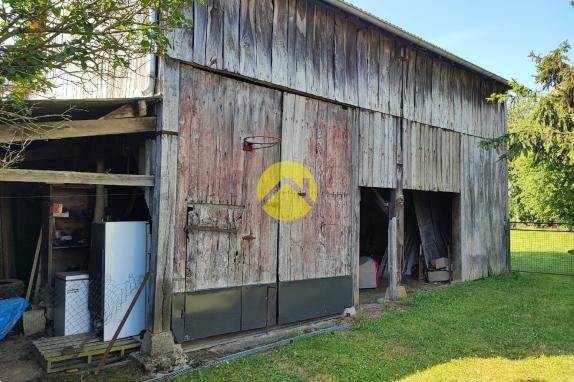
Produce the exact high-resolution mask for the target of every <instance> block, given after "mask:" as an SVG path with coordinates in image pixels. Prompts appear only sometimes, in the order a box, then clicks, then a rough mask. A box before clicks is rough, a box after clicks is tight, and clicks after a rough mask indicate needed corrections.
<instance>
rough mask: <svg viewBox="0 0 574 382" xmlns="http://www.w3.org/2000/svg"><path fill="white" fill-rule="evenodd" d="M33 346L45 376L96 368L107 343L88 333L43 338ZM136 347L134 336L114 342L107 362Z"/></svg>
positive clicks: (138, 342)
mask: <svg viewBox="0 0 574 382" xmlns="http://www.w3.org/2000/svg"><path fill="white" fill-rule="evenodd" d="M33 344H34V348H35V350H36V353H37V355H38V356H39V358H40V361H41V362H42V364H43V366H44V368H45V370H46V372H47V373H56V372H58V371H64V370H70V369H86V368H89V367H93V366H96V365H97V363H98V361H99V360H100V359H101V358H102V355H103V354H104V352H105V351H106V347H107V346H108V342H104V341H102V340H101V339H99V338H98V337H96V336H94V335H92V334H78V335H74V336H65V337H46V338H41V339H39V340H36V341H34V342H33ZM140 345H141V341H140V340H139V338H138V337H128V338H122V339H119V340H117V341H116V343H115V344H114V346H113V347H112V349H111V351H110V355H109V356H108V361H107V362H108V363H111V362H115V361H118V360H120V359H122V358H124V357H125V356H126V355H127V354H129V353H131V352H134V351H137V350H139V348H140Z"/></svg>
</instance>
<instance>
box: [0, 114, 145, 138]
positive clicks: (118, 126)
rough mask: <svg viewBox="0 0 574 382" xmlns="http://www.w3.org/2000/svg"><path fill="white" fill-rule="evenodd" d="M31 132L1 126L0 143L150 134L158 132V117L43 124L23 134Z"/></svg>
mask: <svg viewBox="0 0 574 382" xmlns="http://www.w3.org/2000/svg"><path fill="white" fill-rule="evenodd" d="M30 130H32V128H27V127H26V125H21V126H12V125H0V143H10V142H14V143H16V142H22V141H28V140H32V141H35V140H49V139H64V138H80V137H95V136H99V135H114V134H134V133H148V132H154V131H155V130H156V117H138V118H118V119H95V120H94V119H90V120H80V121H60V122H43V123H40V124H39V126H37V127H35V126H34V127H33V130H39V131H37V132H35V133H34V134H33V135H30V134H27V133H22V131H30Z"/></svg>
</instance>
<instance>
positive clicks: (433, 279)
mask: <svg viewBox="0 0 574 382" xmlns="http://www.w3.org/2000/svg"><path fill="white" fill-rule="evenodd" d="M428 279H429V282H430V283H437V282H442V281H450V272H449V271H428Z"/></svg>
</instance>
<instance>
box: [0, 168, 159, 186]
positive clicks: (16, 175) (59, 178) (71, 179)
mask: <svg viewBox="0 0 574 382" xmlns="http://www.w3.org/2000/svg"><path fill="white" fill-rule="evenodd" d="M0 182H26V183H47V184H101V185H106V186H127V187H153V186H154V177H153V176H152V175H128V174H106V173H97V172H75V171H52V170H23V169H0Z"/></svg>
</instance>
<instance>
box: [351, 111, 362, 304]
mask: <svg viewBox="0 0 574 382" xmlns="http://www.w3.org/2000/svg"><path fill="white" fill-rule="evenodd" d="M353 120H354V123H353V126H352V129H353V130H352V137H353V143H352V154H351V155H352V159H353V163H352V166H351V168H352V172H351V177H352V178H351V190H352V194H351V203H352V210H353V213H352V217H353V221H352V223H351V238H352V239H351V240H352V243H353V244H352V245H353V252H352V254H351V273H352V275H353V305H354V306H358V305H359V303H360V290H359V277H360V275H359V268H360V265H359V264H360V248H359V247H360V240H361V235H360V232H361V226H360V225H361V189H360V188H359V123H358V122H359V113H357V112H355V113H353Z"/></svg>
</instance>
